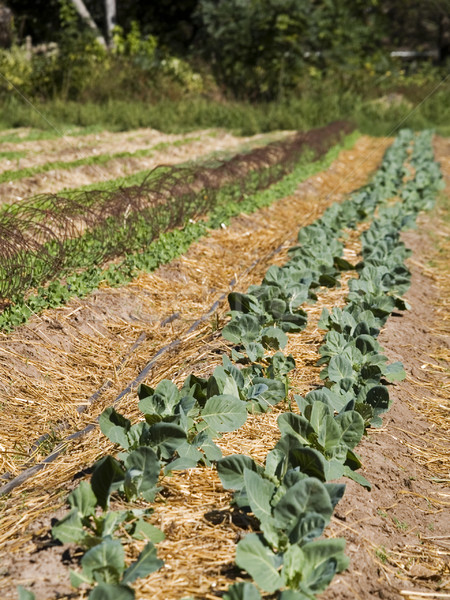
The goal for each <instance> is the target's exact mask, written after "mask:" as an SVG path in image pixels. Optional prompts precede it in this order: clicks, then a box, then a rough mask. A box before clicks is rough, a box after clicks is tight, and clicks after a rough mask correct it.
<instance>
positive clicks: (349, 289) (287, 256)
mask: <svg viewBox="0 0 450 600" xmlns="http://www.w3.org/2000/svg"><path fill="white" fill-rule="evenodd" d="M35 137H36V136H35V135H34V132H31V131H29V130H25V129H23V130H11V131H8V132H0V144H1V148H0V203H1V206H0V230H1V232H2V235H1V239H0V302H1V312H0V396H1V400H0V424H1V426H0V432H1V433H0V465H1V469H0V477H1V479H0V486H1V487H0V494H1V497H0V507H1V508H0V557H1V563H0V572H1V576H2V578H1V580H0V596H1V598H4V599H5V600H7V599H9V598H17V597H19V598H21V599H24V600H25V599H29V598H32V597H33V596H32V594H35V597H36V599H37V600H41V599H42V600H44V599H50V598H67V599H68V598H73V599H81V598H88V597H89V598H90V599H91V600H99V599H111V600H113V599H114V600H121V599H131V598H134V597H136V598H148V599H150V598H152V599H156V600H179V599H182V598H184V599H188V598H192V599H194V598H195V599H197V600H200V599H208V600H213V599H215V598H224V599H225V600H258V598H267V599H271V600H272V599H275V598H277V599H280V600H307V599H310V600H311V599H312V598H315V597H316V595H317V594H320V598H323V599H326V600H338V599H339V600H347V599H348V600H350V599H354V598H358V599H366V598H383V599H388V600H391V599H392V600H394V599H400V598H406V599H407V600H425V599H427V598H436V599H438V598H448V597H450V561H449V544H450V520H449V518H448V509H449V506H450V490H449V486H448V483H449V475H448V472H449V471H448V469H449V464H450V446H449V430H450V428H449V417H448V415H449V408H450V404H449V359H450V339H449V333H450V332H449V304H448V297H449V279H448V274H449V272H448V271H449V269H448V265H449V260H448V259H449V237H448V233H449V217H448V214H449V212H448V211H449V205H450V200H449V199H450V139H447V138H440V137H438V136H433V135H432V133H431V132H421V133H416V134H415V133H413V132H412V131H408V130H404V131H401V132H400V133H399V134H398V135H397V137H395V138H394V137H393V138H389V139H388V138H385V139H381V138H371V137H368V136H361V135H360V134H359V133H358V132H355V131H352V127H351V126H350V125H349V124H347V123H335V124H332V125H330V126H328V127H325V128H321V129H318V130H312V131H310V132H305V133H297V132H276V133H273V134H270V135H265V136H254V137H252V138H238V137H235V136H233V135H231V134H229V133H227V132H225V131H215V130H208V131H199V132H194V133H191V134H188V135H184V136H181V135H166V134H161V133H159V132H157V131H154V130H139V131H135V132H127V133H121V134H111V133H108V132H103V133H97V134H86V135H83V132H82V131H77V132H70V133H69V134H68V135H66V137H65V138H64V139H61V138H54V139H52V138H50V139H33V138H35ZM155 167H157V168H156V169H155ZM151 169H155V170H153V171H151ZM18 586H22V588H19V589H18ZM26 590H28V591H26Z"/></svg>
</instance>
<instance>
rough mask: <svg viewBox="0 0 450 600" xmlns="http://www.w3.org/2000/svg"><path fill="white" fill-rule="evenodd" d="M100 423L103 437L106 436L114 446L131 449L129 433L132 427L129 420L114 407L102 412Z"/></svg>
mask: <svg viewBox="0 0 450 600" xmlns="http://www.w3.org/2000/svg"><path fill="white" fill-rule="evenodd" d="M98 422H99V425H100V429H101V431H102V433H103V435H106V437H107V438H108V439H109V440H111V442H113V444H119V445H120V446H122V448H124V449H125V450H127V449H128V448H129V441H128V437H127V432H128V431H129V430H130V427H131V421H130V420H129V419H126V418H125V417H123V416H122V415H121V414H119V413H118V412H116V410H115V409H114V407H113V406H110V407H108V408H107V409H106V410H104V411H103V412H102V414H101V415H100V417H99V419H98Z"/></svg>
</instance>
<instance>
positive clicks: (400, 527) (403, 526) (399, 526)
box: [392, 517, 409, 531]
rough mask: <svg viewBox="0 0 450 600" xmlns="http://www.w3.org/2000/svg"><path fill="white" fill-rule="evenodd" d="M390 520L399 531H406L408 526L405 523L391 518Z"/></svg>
mask: <svg viewBox="0 0 450 600" xmlns="http://www.w3.org/2000/svg"><path fill="white" fill-rule="evenodd" d="M392 520H393V521H394V524H395V526H396V527H397V529H398V530H399V531H408V529H409V525H408V523H406V521H400V520H399V519H397V518H396V517H392Z"/></svg>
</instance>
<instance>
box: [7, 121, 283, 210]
mask: <svg viewBox="0 0 450 600" xmlns="http://www.w3.org/2000/svg"><path fill="white" fill-rule="evenodd" d="M290 133H292V132H289V131H286V132H274V133H273V134H259V135H255V136H251V137H237V136H234V135H232V134H230V133H228V132H224V131H220V130H219V131H215V132H214V131H210V130H206V131H197V132H196V131H193V132H191V133H189V134H183V135H175V134H162V133H161V132H159V131H155V130H153V129H142V130H137V131H135V132H133V133H131V132H124V133H115V134H109V135H108V134H107V133H103V134H97V135H88V136H80V137H76V138H70V137H66V138H65V143H66V148H65V149H64V150H63V151H61V139H56V140H42V141H40V142H23V143H22V144H2V147H3V145H5V146H7V147H9V148H14V149H15V150H16V151H17V150H19V151H21V150H22V151H23V150H24V149H25V150H26V151H27V156H26V157H23V158H21V159H19V161H18V165H19V167H18V168H21V169H24V168H28V167H36V166H39V165H43V164H46V163H48V162H56V161H63V162H70V161H73V160H78V159H85V158H89V157H91V156H99V155H102V154H114V153H119V152H136V151H139V150H140V149H148V148H149V147H150V148H151V147H152V146H154V147H155V150H154V152H152V153H151V154H150V155H148V156H130V157H125V158H112V159H111V160H109V161H107V162H106V163H103V164H97V165H80V166H78V167H73V168H70V169H64V167H63V168H58V169H53V170H52V171H50V174H49V172H44V173H36V174H34V175H32V176H29V177H24V178H22V179H18V180H16V181H6V182H4V183H0V198H1V199H2V202H8V203H10V202H16V201H17V200H22V199H23V198H29V197H30V196H33V195H35V194H41V193H56V192H59V191H60V190H63V189H67V188H79V187H81V186H83V185H91V184H94V183H96V182H98V181H107V180H109V179H116V178H119V177H126V176H128V175H132V174H133V173H137V172H139V171H145V170H150V169H153V168H154V167H156V166H157V165H161V164H167V165H169V164H170V165H172V164H176V163H182V162H187V161H190V160H194V159H196V158H199V157H201V156H206V155H210V154H211V153H214V152H216V151H218V152H221V153H225V152H236V151H237V150H238V149H241V148H242V149H245V148H249V147H255V146H258V145H263V144H266V143H268V141H271V140H277V139H280V138H282V137H285V136H286V135H289V134H290ZM183 140H184V142H183ZM188 140H190V141H188ZM177 142H183V143H181V144H180V143H177ZM158 144H163V145H165V144H167V146H168V147H166V148H164V147H160V148H158ZM30 147H31V148H32V150H30ZM8 163H9V164H8ZM14 166H15V165H14ZM10 169H11V161H8V160H3V161H2V160H1V159H0V173H1V172H3V171H5V170H10Z"/></svg>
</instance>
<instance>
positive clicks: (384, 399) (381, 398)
mask: <svg viewBox="0 0 450 600" xmlns="http://www.w3.org/2000/svg"><path fill="white" fill-rule="evenodd" d="M366 402H367V404H370V406H371V407H372V408H373V409H374V413H375V416H378V415H379V414H380V413H382V412H386V411H387V410H388V409H389V404H390V403H389V392H388V390H387V388H386V387H385V386H384V385H375V386H374V387H372V388H370V390H369V391H368V392H367V396H366Z"/></svg>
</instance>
